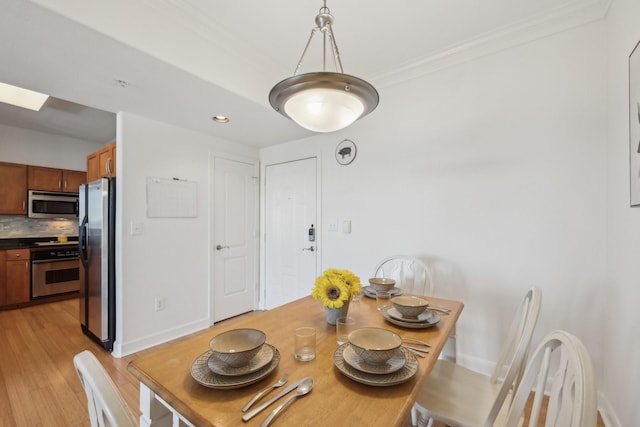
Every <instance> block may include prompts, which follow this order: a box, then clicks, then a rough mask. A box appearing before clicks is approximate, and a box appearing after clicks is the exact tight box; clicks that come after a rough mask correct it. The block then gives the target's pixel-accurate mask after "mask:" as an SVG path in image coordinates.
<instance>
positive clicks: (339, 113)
mask: <svg viewBox="0 0 640 427" xmlns="http://www.w3.org/2000/svg"><path fill="white" fill-rule="evenodd" d="M332 24H333V16H332V15H331V14H330V13H329V9H328V8H327V7H326V4H325V6H324V7H322V8H321V9H320V13H319V14H318V16H316V27H315V28H314V29H313V30H312V32H311V36H309V40H308V41H307V45H306V47H305V49H304V52H303V53H302V57H301V58H300V61H299V62H298V66H297V67H296V71H295V73H294V75H293V76H292V77H289V78H287V79H284V80H283V81H281V82H280V83H278V84H276V85H275V86H274V87H273V89H271V92H270V93H269V102H270V104H271V106H272V107H273V108H274V109H275V110H276V111H277V112H279V113H280V114H282V115H283V116H285V117H288V118H290V119H291V120H293V121H294V122H296V123H298V124H299V125H300V126H302V127H303V128H305V129H309V130H311V131H314V132H334V131H337V130H340V129H343V128H345V127H347V126H349V125H350V124H351V123H353V122H355V121H356V120H358V119H359V118H360V117H363V116H366V115H367V114H369V113H370V112H371V111H373V110H374V109H375V108H376V107H377V106H378V101H379V97H378V92H377V91H376V89H375V88H374V87H373V86H372V85H371V84H369V83H367V82H366V81H364V80H362V79H360V78H358V77H355V76H351V75H348V74H344V73H343V72H342V63H341V61H340V55H339V53H338V47H337V46H336V44H335V38H334V36H333V29H332ZM317 31H321V32H322V33H323V37H324V38H325V43H324V46H326V38H327V37H328V38H329V41H330V43H329V44H330V46H331V50H332V52H333V58H334V61H335V63H336V70H337V71H339V72H328V71H324V70H323V71H318V72H312V73H305V74H298V70H299V69H300V66H301V64H302V60H303V59H304V55H305V53H306V52H307V49H308V47H309V44H310V43H311V40H312V39H313V35H314V34H315V33H316V32H317ZM323 64H326V48H325V49H324V50H323Z"/></svg>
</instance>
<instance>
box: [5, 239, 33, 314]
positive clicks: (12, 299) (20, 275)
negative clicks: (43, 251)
mask: <svg viewBox="0 0 640 427" xmlns="http://www.w3.org/2000/svg"><path fill="white" fill-rule="evenodd" d="M29 254H30V253H29V249H11V250H7V251H6V256H7V262H6V263H5V264H6V278H7V283H6V299H7V304H20V303H25V302H29V300H30V299H31V290H30V284H31V283H30V282H31V274H30V272H29V264H30V261H29Z"/></svg>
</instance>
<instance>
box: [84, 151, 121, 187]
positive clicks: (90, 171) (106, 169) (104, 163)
mask: <svg viewBox="0 0 640 427" xmlns="http://www.w3.org/2000/svg"><path fill="white" fill-rule="evenodd" d="M115 176H116V143H115V142H112V143H111V144H109V145H106V146H104V147H102V148H101V149H99V150H98V151H96V152H93V153H91V154H89V155H88V156H87V182H92V181H95V180H96V179H100V178H113V177H115Z"/></svg>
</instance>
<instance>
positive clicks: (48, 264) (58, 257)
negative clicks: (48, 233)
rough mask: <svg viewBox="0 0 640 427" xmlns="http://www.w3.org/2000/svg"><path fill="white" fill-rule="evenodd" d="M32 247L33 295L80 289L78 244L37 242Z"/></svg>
mask: <svg viewBox="0 0 640 427" xmlns="http://www.w3.org/2000/svg"><path fill="white" fill-rule="evenodd" d="M36 245H38V246H39V247H37V248H32V249H31V297H32V298H38V297H43V296H49V295H57V294H64V293H67V292H77V291H79V290H80V261H79V259H78V246H77V245H69V244H66V245H64V244H60V243H57V244H47V243H41V244H36Z"/></svg>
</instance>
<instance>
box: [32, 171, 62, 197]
mask: <svg viewBox="0 0 640 427" xmlns="http://www.w3.org/2000/svg"><path fill="white" fill-rule="evenodd" d="M28 176H29V179H28V187H29V190H41V191H62V170H61V169H54V168H45V167H42V166H29V167H28Z"/></svg>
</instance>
